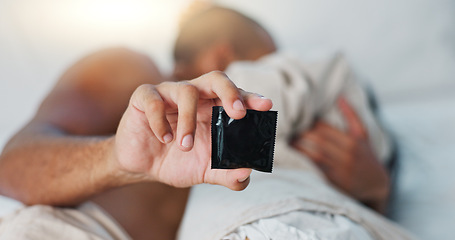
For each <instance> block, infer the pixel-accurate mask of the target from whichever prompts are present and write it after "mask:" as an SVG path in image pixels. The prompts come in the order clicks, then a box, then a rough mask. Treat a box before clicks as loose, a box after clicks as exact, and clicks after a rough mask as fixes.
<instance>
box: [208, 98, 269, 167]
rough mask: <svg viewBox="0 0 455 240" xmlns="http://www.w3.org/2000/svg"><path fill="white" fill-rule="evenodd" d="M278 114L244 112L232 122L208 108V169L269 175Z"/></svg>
mask: <svg viewBox="0 0 455 240" xmlns="http://www.w3.org/2000/svg"><path fill="white" fill-rule="evenodd" d="M277 116H278V112H276V111H267V112H260V111H255V110H247V113H246V116H245V117H244V118H242V119H239V120H235V119H232V118H230V117H229V116H228V115H227V114H226V112H225V111H224V108H223V107H219V106H216V107H213V108H212V169H235V168H252V169H255V170H258V171H262V172H272V167H273V154H274V150H275V136H276V123H277Z"/></svg>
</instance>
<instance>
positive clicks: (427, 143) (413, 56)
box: [0, 0, 455, 239]
mask: <svg viewBox="0 0 455 240" xmlns="http://www.w3.org/2000/svg"><path fill="white" fill-rule="evenodd" d="M213 2H215V3H219V4H222V5H225V6H228V7H232V8H235V9H237V10H240V11H241V12H243V13H246V14H247V15H249V16H251V17H253V18H255V19H256V20H258V21H259V22H260V23H262V24H263V25H264V26H265V27H266V28H267V29H268V30H269V31H270V32H271V33H272V34H273V35H274V37H275V39H276V40H277V42H278V44H279V46H280V48H281V50H283V51H285V52H290V53H292V54H294V55H297V56H299V57H301V58H303V59H306V60H309V61H311V60H316V59H320V58H324V57H327V56H329V55H330V54H332V53H334V52H335V51H339V50H341V51H343V52H344V53H345V54H346V55H347V57H348V59H349V61H350V62H351V64H352V66H353V67H354V69H355V71H356V72H357V73H358V74H359V75H360V76H362V80H364V81H367V82H368V83H369V84H370V85H372V86H373V87H374V89H375V90H376V93H377V95H378V97H379V101H380V103H381V104H382V112H383V118H384V120H385V122H386V124H387V126H388V127H389V128H390V129H391V131H392V132H393V134H394V135H395V136H396V138H397V141H398V144H399V147H400V159H399V160H400V162H399V163H400V164H399V165H400V168H399V172H398V179H397V188H396V193H395V196H394V199H393V202H392V206H391V207H392V208H391V216H390V217H391V218H392V219H394V220H395V221H397V222H398V223H399V224H401V225H402V226H404V227H405V228H407V229H409V230H410V231H412V232H414V233H415V234H416V235H418V236H420V238H422V239H455V228H454V226H453V219H455V207H454V206H455V1H454V0H382V1H364V0H344V1H329V0H318V1H310V0H269V1H260V0H249V1H242V0H220V1H213ZM189 3H190V1H189V0H154V1H146V0H128V1H127V0H90V1H89V0H40V1H34V0H0V149H1V148H3V146H4V144H5V143H6V141H7V140H8V138H9V137H11V135H12V134H13V133H14V132H15V131H17V130H18V129H19V128H20V127H21V126H22V125H23V124H25V123H26V122H27V121H28V120H29V119H30V117H32V116H33V114H34V112H35V110H36V108H37V107H38V105H39V103H40V101H41V100H42V99H43V97H44V96H45V95H46V94H47V93H48V91H49V90H50V89H51V87H52V86H53V84H54V83H55V81H56V80H57V79H58V77H59V75H60V74H62V72H63V71H64V70H65V69H66V68H67V67H68V66H69V65H70V64H72V63H74V62H75V61H76V60H77V59H78V58H80V57H82V56H84V55H86V54H87V53H89V52H91V51H94V50H96V49H99V48H102V47H108V46H119V45H121V46H129V47H131V48H134V49H137V50H139V51H142V52H145V53H147V54H149V55H150V56H151V57H152V58H153V59H154V60H155V61H156V62H157V63H158V65H159V67H160V68H161V69H162V70H163V71H164V72H169V71H170V70H171V68H172V58H171V51H172V45H173V42H174V39H175V37H176V31H177V27H178V16H179V14H180V12H181V11H182V10H183V9H185V7H186V6H187V5H188V4H189ZM18 206H20V205H19V204H18V203H17V202H14V201H12V200H9V199H6V198H4V197H1V196H0V216H3V215H5V214H7V213H9V212H11V211H13V210H14V209H16V208H17V207H18Z"/></svg>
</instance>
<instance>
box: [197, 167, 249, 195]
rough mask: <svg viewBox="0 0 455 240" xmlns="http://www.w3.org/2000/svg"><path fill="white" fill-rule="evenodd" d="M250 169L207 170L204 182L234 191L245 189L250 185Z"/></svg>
mask: <svg viewBox="0 0 455 240" xmlns="http://www.w3.org/2000/svg"><path fill="white" fill-rule="evenodd" d="M251 171H252V170H251V169H249V168H239V169H207V171H206V174H205V177H204V182H205V183H210V184H216V185H222V186H225V187H227V188H229V189H231V190H234V191H241V190H243V189H245V188H246V187H247V186H248V184H249V183H250V174H251Z"/></svg>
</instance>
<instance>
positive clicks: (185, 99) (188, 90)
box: [177, 83, 199, 151]
mask: <svg viewBox="0 0 455 240" xmlns="http://www.w3.org/2000/svg"><path fill="white" fill-rule="evenodd" d="M198 101H199V92H198V90H197V88H196V87H195V86H193V85H191V84H187V83H183V84H180V85H179V94H178V100H177V104H178V120H177V121H178V122H177V139H179V140H180V145H179V147H180V149H181V150H183V151H189V150H191V149H192V148H193V143H194V133H195V131H196V115H197V104H198Z"/></svg>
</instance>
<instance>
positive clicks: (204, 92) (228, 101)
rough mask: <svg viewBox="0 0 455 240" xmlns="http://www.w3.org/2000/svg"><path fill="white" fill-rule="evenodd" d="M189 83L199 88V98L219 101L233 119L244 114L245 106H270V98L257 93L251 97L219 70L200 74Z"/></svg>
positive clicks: (264, 108) (261, 107) (265, 108)
mask: <svg viewBox="0 0 455 240" xmlns="http://www.w3.org/2000/svg"><path fill="white" fill-rule="evenodd" d="M190 83H191V84H193V85H194V86H196V87H197V88H198V89H199V93H200V95H199V96H200V98H203V99H214V100H215V101H216V103H217V104H218V103H219V102H220V101H221V104H222V105H223V107H224V109H225V110H226V112H227V114H228V115H229V116H230V117H232V118H234V119H241V118H243V117H244V116H245V114H246V106H248V107H252V108H253V109H255V110H259V111H266V110H269V109H270V108H271V107H272V102H271V100H270V99H267V98H261V97H260V96H259V95H257V96H256V97H252V94H249V93H246V92H244V91H243V90H241V89H239V88H237V86H236V85H235V84H234V83H233V82H232V81H231V80H230V79H229V78H228V76H227V75H226V74H224V73H223V72H220V71H213V72H210V73H208V74H205V75H202V76H200V77H198V78H196V79H194V80H191V81H190ZM253 95H254V94H253Z"/></svg>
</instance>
